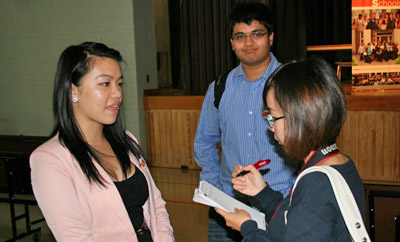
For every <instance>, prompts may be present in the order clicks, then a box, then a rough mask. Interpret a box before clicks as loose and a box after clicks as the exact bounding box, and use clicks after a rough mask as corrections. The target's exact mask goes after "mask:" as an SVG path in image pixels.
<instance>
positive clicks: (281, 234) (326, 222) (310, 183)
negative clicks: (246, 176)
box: [241, 158, 365, 242]
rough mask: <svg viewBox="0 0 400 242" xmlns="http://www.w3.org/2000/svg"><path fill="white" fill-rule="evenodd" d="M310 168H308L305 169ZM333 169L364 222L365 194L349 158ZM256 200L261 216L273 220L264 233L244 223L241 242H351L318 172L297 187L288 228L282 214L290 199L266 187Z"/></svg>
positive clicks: (326, 183)
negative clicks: (342, 178) (336, 171)
mask: <svg viewBox="0 0 400 242" xmlns="http://www.w3.org/2000/svg"><path fill="white" fill-rule="evenodd" d="M312 165H314V164H307V165H306V167H305V169H307V168H308V167H311V166H312ZM332 167H333V168H335V169H336V170H338V171H339V172H340V174H341V175H342V176H343V177H344V179H345V180H346V182H347V184H348V185H349V187H350V190H351V191H352V193H353V195H354V198H355V200H356V202H357V205H358V208H359V210H360V213H361V215H362V217H363V219H364V221H365V194H364V189H363V185H362V181H361V178H360V176H359V174H358V172H357V169H356V166H355V165H354V162H353V161H352V160H351V159H350V158H349V160H348V162H346V163H345V164H342V165H333V166H332ZM255 198H256V199H257V200H258V201H259V203H260V205H261V206H262V207H263V211H262V212H264V213H265V214H266V215H267V216H268V217H270V218H271V217H273V218H272V219H271V221H270V223H269V226H268V227H267V231H263V230H260V229H257V223H256V222H255V221H252V220H250V221H246V222H244V223H243V224H242V226H241V233H242V235H243V237H244V239H243V241H252V242H254V241H351V239H350V236H349V232H348V230H347V227H346V224H345V222H344V219H343V217H342V214H341V212H340V208H339V206H338V204H337V202H336V197H335V194H334V193H333V189H332V186H331V183H330V181H329V178H328V177H327V176H326V175H325V174H323V173H321V172H313V173H310V174H307V175H306V176H304V177H303V178H302V179H301V180H300V181H299V183H298V184H297V188H296V190H295V191H294V193H293V200H292V205H291V206H290V209H289V210H288V215H287V225H285V221H284V212H285V211H286V210H287V209H288V205H289V199H290V196H286V197H285V198H283V197H282V194H281V193H279V192H275V191H273V190H272V189H271V188H270V187H269V186H268V185H267V186H266V187H265V188H264V189H263V190H262V191H261V192H260V193H259V194H257V195H256V196H255ZM274 214H275V215H274ZM273 215H274V216H273Z"/></svg>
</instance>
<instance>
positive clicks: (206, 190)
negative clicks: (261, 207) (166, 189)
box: [193, 181, 266, 230]
mask: <svg viewBox="0 0 400 242" xmlns="http://www.w3.org/2000/svg"><path fill="white" fill-rule="evenodd" d="M193 201H195V202H198V203H201V204H204V205H207V206H211V207H215V208H220V209H223V210H225V211H227V212H231V213H232V212H234V211H235V210H234V209H235V208H239V209H243V210H245V211H246V212H248V213H249V214H250V216H251V219H252V220H254V221H256V222H257V227H258V228H259V229H263V230H265V229H266V226H265V214H263V213H261V212H259V211H257V210H255V209H253V208H251V207H249V206H247V205H246V204H244V203H242V202H240V201H238V200H236V199H235V198H233V197H231V196H229V195H228V194H226V193H224V192H223V191H221V190H219V189H218V188H216V187H214V186H213V185H211V184H210V183H208V182H206V181H200V184H199V187H198V188H196V189H195V190H194V195H193Z"/></svg>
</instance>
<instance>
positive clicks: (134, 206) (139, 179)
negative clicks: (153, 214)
mask: <svg viewBox="0 0 400 242" xmlns="http://www.w3.org/2000/svg"><path fill="white" fill-rule="evenodd" d="M114 184H115V186H116V187H117V189H118V191H119V194H120V195H121V198H122V201H123V202H124V205H125V208H126V210H127V211H128V214H129V218H130V219H131V222H132V225H133V227H134V229H135V231H136V230H138V229H140V228H141V227H142V225H143V222H144V218H143V208H142V207H143V205H144V204H145V203H146V201H147V199H148V198H149V188H148V186H147V181H146V178H145V176H144V175H143V173H142V172H141V171H140V170H139V169H138V168H136V171H135V173H134V174H133V175H132V176H131V177H129V178H128V179H126V180H124V181H120V182H114ZM137 236H138V239H139V241H152V240H151V235H150V230H147V232H146V233H145V234H143V235H137ZM141 237H146V239H144V240H143V239H141ZM148 238H149V239H148Z"/></svg>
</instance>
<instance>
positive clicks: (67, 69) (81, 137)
mask: <svg viewBox="0 0 400 242" xmlns="http://www.w3.org/2000/svg"><path fill="white" fill-rule="evenodd" d="M121 62H122V57H121V55H120V53H119V52H118V51H116V50H114V49H111V48H108V47H107V46H106V45H104V44H100V43H93V42H85V43H83V44H80V45H77V46H70V47H68V48H67V49H65V50H64V52H63V53H62V54H61V57H60V59H59V62H58V66H57V72H56V78H55V83H54V93H53V95H54V96H53V111H54V119H55V127H54V131H53V133H52V134H51V136H50V137H51V138H50V139H49V140H48V141H47V142H46V143H44V144H43V145H41V146H40V147H38V148H37V149H36V150H35V151H34V152H33V153H32V155H31V157H30V164H31V168H32V186H33V191H34V194H35V197H36V199H37V201H38V204H39V207H40V209H41V210H42V213H43V215H44V217H45V219H46V222H47V224H48V225H49V227H50V229H51V231H52V233H53V235H54V236H55V238H56V240H57V241H68V242H71V241H72V242H73V241H96V242H99V241H104V242H106V241H107V242H109V241H174V237H173V231H172V227H171V225H170V221H169V216H168V213H167V210H166V208H165V202H164V200H163V199H162V198H161V194H160V191H159V190H158V188H157V187H156V185H155V183H154V181H153V179H152V177H151V175H150V172H149V169H148V167H147V164H146V161H145V159H144V155H143V152H142V150H141V149H140V147H139V145H138V143H137V142H136V139H135V137H134V136H133V135H132V134H131V133H129V132H128V131H125V130H124V128H123V116H122V113H121V111H122V108H121V104H122V84H123V76H122V72H121V67H120V63H121Z"/></svg>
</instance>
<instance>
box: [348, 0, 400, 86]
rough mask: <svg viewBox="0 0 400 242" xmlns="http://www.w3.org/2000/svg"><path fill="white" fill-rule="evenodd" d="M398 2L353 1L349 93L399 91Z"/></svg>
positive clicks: (399, 5)
mask: <svg viewBox="0 0 400 242" xmlns="http://www.w3.org/2000/svg"><path fill="white" fill-rule="evenodd" d="M399 43H400V0H352V62H353V64H352V91H359V90H379V89H400V57H399V48H400V46H399Z"/></svg>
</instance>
